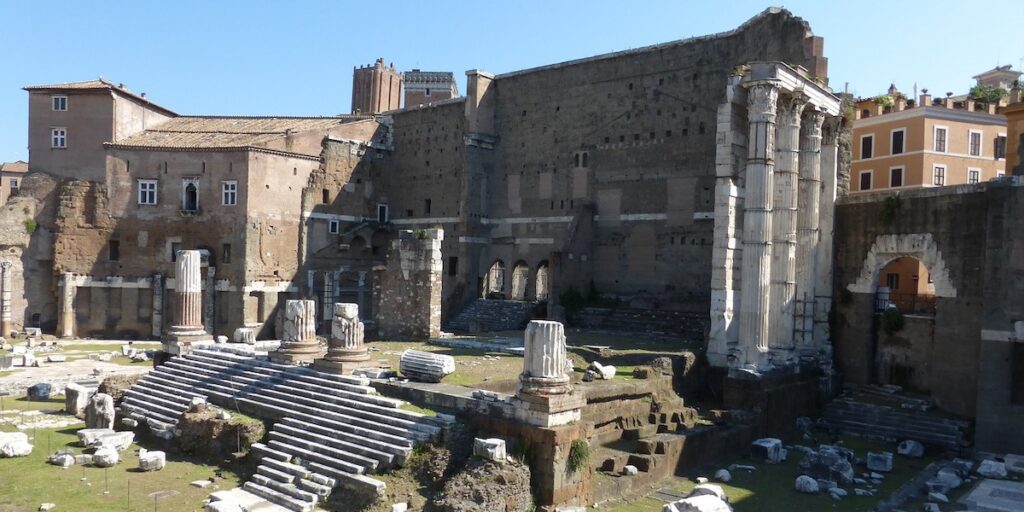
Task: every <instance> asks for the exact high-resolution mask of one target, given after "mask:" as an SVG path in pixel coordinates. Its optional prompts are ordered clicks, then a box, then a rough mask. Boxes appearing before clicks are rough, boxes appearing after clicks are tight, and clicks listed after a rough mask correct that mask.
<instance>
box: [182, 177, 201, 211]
mask: <svg viewBox="0 0 1024 512" xmlns="http://www.w3.org/2000/svg"><path fill="white" fill-rule="evenodd" d="M181 209H182V210H184V211H186V212H195V211H199V183H198V180H196V179H195V178H189V179H186V180H185V186H184V188H183V189H182V191H181Z"/></svg>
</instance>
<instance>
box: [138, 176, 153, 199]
mask: <svg viewBox="0 0 1024 512" xmlns="http://www.w3.org/2000/svg"><path fill="white" fill-rule="evenodd" d="M156 183H157V181H156V180H139V204H156Z"/></svg>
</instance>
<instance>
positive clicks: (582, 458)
mask: <svg viewBox="0 0 1024 512" xmlns="http://www.w3.org/2000/svg"><path fill="white" fill-rule="evenodd" d="M588 462H590V445H589V444H587V442H586V441H585V440H583V439H576V440H575V441H573V442H572V446H571V447H570V448H569V460H568V461H567V463H568V467H569V471H571V472H573V473H575V472H577V471H579V470H581V469H583V468H584V467H586V466H587V463H588Z"/></svg>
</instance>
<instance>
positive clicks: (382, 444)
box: [277, 418, 412, 464]
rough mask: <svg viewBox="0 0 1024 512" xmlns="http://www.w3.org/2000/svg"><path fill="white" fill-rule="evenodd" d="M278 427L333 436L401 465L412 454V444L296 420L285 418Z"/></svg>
mask: <svg viewBox="0 0 1024 512" xmlns="http://www.w3.org/2000/svg"><path fill="white" fill-rule="evenodd" d="M277 426H290V427H294V428H295V429H297V430H303V431H306V432H310V433H316V434H320V435H324V436H331V437H332V438H335V439H340V440H343V441H348V442H350V443H360V444H362V445H363V446H365V447H367V448H372V449H374V450H377V451H380V452H384V453H389V454H391V455H392V456H393V459H394V462H396V463H398V464H401V463H403V462H405V459H407V458H408V457H409V455H411V454H412V446H411V443H410V444H407V445H400V444H395V443H389V442H386V441H378V440H376V439H370V438H367V437H366V436H360V435H356V434H350V433H348V432H344V431H341V430H338V429H334V428H330V427H323V426H320V425H317V424H314V423H309V422H306V421H302V420H299V419H296V418H285V419H283V420H282V421H281V422H280V423H278V424H277Z"/></svg>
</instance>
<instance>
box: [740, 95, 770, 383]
mask: <svg viewBox="0 0 1024 512" xmlns="http://www.w3.org/2000/svg"><path fill="white" fill-rule="evenodd" d="M778 98H779V89H778V86H777V85H776V84H775V83H773V82H769V81H755V82H750V84H749V85H748V89H747V105H748V112H747V117H748V120H749V124H750V131H749V133H750V135H749V137H748V141H747V144H748V145H747V166H746V179H745V189H746V190H745V194H746V198H745V202H744V208H743V265H742V269H743V271H742V276H743V277H742V282H741V286H742V293H741V298H740V337H739V342H740V344H741V350H742V351H743V353H744V355H743V361H741V363H743V364H754V365H757V364H759V363H762V362H764V359H765V358H764V355H765V354H766V353H767V351H768V341H769V339H770V332H769V331H768V311H769V309H768V300H769V298H768V292H769V288H770V284H769V277H770V275H771V255H772V246H771V236H772V191H773V187H772V174H773V172H774V169H775V111H776V105H777V103H778Z"/></svg>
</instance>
